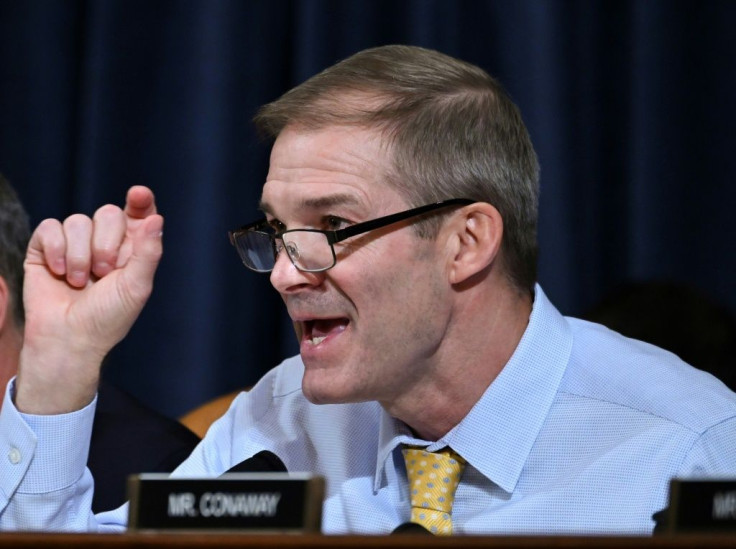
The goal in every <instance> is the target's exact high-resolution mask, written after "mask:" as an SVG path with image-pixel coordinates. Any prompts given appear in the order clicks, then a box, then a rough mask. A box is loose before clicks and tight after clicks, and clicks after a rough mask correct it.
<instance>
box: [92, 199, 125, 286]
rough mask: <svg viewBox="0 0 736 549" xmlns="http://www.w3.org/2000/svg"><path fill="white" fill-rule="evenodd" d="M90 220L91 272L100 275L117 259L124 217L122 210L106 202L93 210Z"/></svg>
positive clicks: (123, 229)
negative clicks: (91, 224)
mask: <svg viewBox="0 0 736 549" xmlns="http://www.w3.org/2000/svg"><path fill="white" fill-rule="evenodd" d="M92 221H93V224H94V227H93V228H94V232H93V234H92V259H91V261H92V272H93V273H94V274H95V275H96V276H99V277H102V276H105V275H106V274H108V273H109V272H110V271H112V270H113V269H114V268H115V265H116V263H117V261H118V254H119V252H120V245H121V243H122V242H123V237H125V230H126V219H125V214H124V213H123V210H121V209H120V208H118V207H117V206H113V205H111V204H108V205H106V206H102V207H101V208H99V209H98V210H97V211H96V212H95V215H94V218H93V220H92Z"/></svg>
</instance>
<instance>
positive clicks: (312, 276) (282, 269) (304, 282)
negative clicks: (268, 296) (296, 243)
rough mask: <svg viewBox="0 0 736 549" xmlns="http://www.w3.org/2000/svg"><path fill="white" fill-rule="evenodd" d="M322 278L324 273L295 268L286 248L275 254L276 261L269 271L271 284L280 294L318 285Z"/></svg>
mask: <svg viewBox="0 0 736 549" xmlns="http://www.w3.org/2000/svg"><path fill="white" fill-rule="evenodd" d="M323 279H324V273H305V272H303V271H300V270H299V269H297V268H296V267H295V266H294V264H293V263H292V262H291V260H290V259H289V255H288V254H287V253H286V250H281V252H279V254H278V255H277V256H276V263H275V264H274V266H273V270H272V271H271V285H272V286H273V287H274V288H276V291H278V292H279V293H280V294H289V293H294V292H297V291H299V290H303V289H305V288H309V287H313V286H318V285H319V284H321V283H322V280H323Z"/></svg>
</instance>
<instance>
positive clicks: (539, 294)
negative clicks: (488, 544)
mask: <svg viewBox="0 0 736 549" xmlns="http://www.w3.org/2000/svg"><path fill="white" fill-rule="evenodd" d="M534 293H535V297H534V304H533V307H532V313H531V316H530V317H529V324H528V325H527V328H526V330H525V331H524V335H523V336H522V338H521V341H520V342H519V345H518V346H517V348H516V350H515V351H514V354H513V355H512V356H511V358H510V359H509V361H508V362H507V363H506V366H504V368H503V370H502V371H501V373H500V374H499V375H498V377H496V379H495V380H494V381H493V382H492V383H491V385H490V386H489V387H488V389H486V391H485V393H483V396H482V397H481V398H480V400H479V401H478V402H477V403H476V404H475V406H473V408H472V409H471V410H470V412H469V413H468V415H467V416H465V418H463V420H462V421H461V422H460V423H459V424H458V425H456V426H455V427H454V428H453V429H452V430H451V431H450V432H449V433H447V434H446V435H445V436H444V437H442V438H441V439H440V440H438V441H436V442H434V443H431V444H430V445H429V447H428V449H429V450H430V451H433V450H436V449H439V448H442V447H444V446H451V447H452V448H453V449H454V450H455V451H456V452H458V453H459V454H460V455H461V456H463V458H465V460H466V461H467V462H468V463H469V464H470V465H472V466H473V467H474V468H475V469H477V470H478V471H479V472H480V473H481V474H482V475H484V476H485V477H487V478H488V479H490V480H491V481H493V482H494V483H496V484H497V485H498V486H500V487H501V488H502V489H503V490H505V491H507V492H512V491H513V489H514V487H515V486H516V483H517V482H518V480H519V476H520V475H521V471H522V469H523V468H524V464H525V463H526V460H527V457H528V456H529V452H530V451H531V449H532V446H533V445H534V441H535V440H536V438H537V435H538V434H539V431H540V430H541V428H542V425H543V424H544V421H545V418H546V417H547V414H548V412H549V409H550V407H551V406H552V402H553V401H554V398H555V395H556V394H557V390H558V388H559V385H560V382H561V380H562V376H563V374H564V372H565V368H566V366H567V362H568V359H569V356H570V352H571V349H572V333H571V332H570V329H569V327H568V325H567V322H566V321H565V319H564V317H563V316H562V315H561V314H560V313H559V312H558V311H557V309H555V307H554V306H553V305H552V303H550V301H549V300H548V299H547V297H546V296H545V294H544V292H543V291H542V288H541V287H540V286H539V285H537V286H536V287H535V292H534ZM381 416H382V418H381V422H380V427H379V439H378V455H377V463H376V475H375V478H374V489H375V490H378V489H379V488H380V486H381V484H382V479H383V478H384V474H383V473H384V468H385V464H386V460H387V459H388V457H389V456H390V455H391V453H392V452H393V450H394V448H396V446H398V445H399V444H414V445H419V446H426V445H427V441H421V440H418V439H416V438H415V437H414V436H413V435H412V433H411V430H410V429H409V428H408V427H407V426H406V425H405V424H404V423H402V422H401V421H399V420H397V419H395V418H392V417H390V416H389V415H388V414H387V413H386V412H385V411H384V410H383V409H382V408H381Z"/></svg>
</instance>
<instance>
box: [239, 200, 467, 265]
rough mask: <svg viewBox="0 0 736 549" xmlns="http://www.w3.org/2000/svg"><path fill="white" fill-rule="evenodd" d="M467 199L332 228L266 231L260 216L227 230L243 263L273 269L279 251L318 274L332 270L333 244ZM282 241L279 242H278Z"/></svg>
mask: <svg viewBox="0 0 736 549" xmlns="http://www.w3.org/2000/svg"><path fill="white" fill-rule="evenodd" d="M473 202H475V200H470V199H468V198H451V199H449V200H444V201H442V202H437V203H434V204H427V205H425V206H419V207H418V208H412V209H410V210H406V211H403V212H398V213H395V214H391V215H387V216H384V217H379V218H377V219H371V220H370V221H364V222H362V223H357V224H355V225H351V226H350V227H346V228H344V229H338V230H335V231H323V230H319V229H289V230H288V231H283V232H281V233H273V232H267V230H268V222H267V220H266V219H265V218H264V219H260V220H258V221H256V222H254V223H250V224H249V225H245V226H244V227H241V228H240V229H237V230H234V231H230V232H229V233H228V234H229V236H230V243H231V244H232V245H233V246H235V249H236V250H237V251H238V255H239V256H240V259H241V260H242V261H243V265H245V266H246V267H248V268H249V269H251V270H252V271H255V272H257V273H268V272H271V271H272V270H273V267H274V265H275V264H276V259H277V257H278V255H279V253H280V252H281V250H286V254H287V255H288V256H289V259H290V260H291V262H292V263H293V264H294V266H295V267H296V268H297V269H299V270H300V271H304V272H308V273H319V272H322V271H326V270H328V269H331V268H332V267H334V266H335V263H337V256H336V255H335V248H334V244H336V243H338V242H342V241H343V240H345V239H347V238H350V237H351V236H356V235H359V234H363V233H367V232H368V231H373V230H375V229H380V228H381V227H386V226H387V225H391V224H392V223H398V222H399V221H403V220H404V219H409V218H411V217H416V216H419V215H422V214H425V213H428V212H432V211H434V210H439V209H440V208H446V207H448V206H459V205H466V204H472V203H473ZM279 240H280V241H281V243H280V244H279V243H278V242H277V241H279Z"/></svg>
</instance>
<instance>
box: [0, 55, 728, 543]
mask: <svg viewBox="0 0 736 549" xmlns="http://www.w3.org/2000/svg"><path fill="white" fill-rule="evenodd" d="M257 123H258V124H259V126H260V127H261V128H262V129H264V130H265V131H266V132H268V133H270V134H271V135H273V136H274V137H275V142H274V146H273V150H272V154H271V163H270V169H269V173H268V176H267V179H266V183H265V185H264V187H263V193H262V200H261V209H262V210H263V212H264V213H265V220H264V221H259V222H255V223H253V224H251V225H248V226H246V227H244V228H242V229H240V230H237V231H233V233H232V234H231V238H232V242H233V244H234V245H235V246H236V247H237V249H238V252H239V253H240V256H241V259H242V260H243V262H244V263H245V264H246V266H247V267H249V268H251V269H254V270H257V271H261V272H270V277H271V281H272V283H273V286H274V287H275V288H276V290H277V291H278V292H279V293H280V294H281V296H282V297H283V299H284V302H285V304H286V306H287V308H288V311H289V314H290V315H291V318H292V319H293V321H294V324H295V326H296V330H297V334H298V337H299V342H300V355H301V360H300V359H299V358H297V357H295V358H292V359H289V360H286V361H285V362H284V363H282V364H281V365H280V366H278V367H277V368H275V369H274V370H272V371H271V372H270V373H269V374H267V375H266V376H265V377H264V378H263V379H262V380H261V381H260V382H259V383H258V384H257V385H256V386H255V387H254V388H253V389H252V390H251V391H249V392H248V393H247V394H241V395H240V396H239V397H238V398H237V399H236V400H235V402H234V404H233V406H232V407H231V408H230V410H229V412H228V413H227V414H226V415H225V416H224V417H223V418H221V419H220V420H219V421H218V422H216V423H215V424H214V425H213V427H212V428H211V429H210V431H209V432H208V435H207V437H206V438H205V440H204V441H203V443H202V444H200V445H199V446H198V447H197V449H196V450H195V451H194V453H193V454H192V456H191V457H190V458H189V459H188V460H187V461H185V462H184V463H183V464H182V465H181V466H180V467H179V468H178V469H177V471H175V472H174V475H178V476H194V475H197V476H199V475H202V474H208V475H217V474H219V473H221V472H223V471H225V470H227V469H228V468H229V467H231V466H232V465H233V464H235V463H238V462H239V461H241V460H243V459H245V458H247V457H249V456H252V455H254V454H256V453H257V452H259V451H261V450H269V451H272V452H274V453H275V454H276V455H278V456H279V457H281V459H282V460H283V461H284V462H285V464H286V467H287V468H288V469H289V470H290V471H312V472H314V473H318V474H322V475H324V476H326V477H327V494H326V499H325V504H324V516H323V530H324V532H326V533H388V532H391V531H392V530H393V529H394V528H396V527H397V525H399V524H402V523H405V522H407V521H409V520H413V521H416V522H419V523H421V524H423V525H425V526H426V527H427V528H428V529H430V530H433V531H436V532H437V533H450V532H452V533H458V534H466V533H468V534H481V533H516V534H518V533H546V534H551V533H566V534H576V533H577V534H581V533H596V534H603V533H641V534H645V533H649V532H651V530H652V527H653V521H652V514H653V513H654V512H656V511H659V510H660V509H661V508H663V507H664V506H665V505H666V503H667V488H668V482H669V480H670V478H672V477H674V476H693V475H700V476H702V475H720V476H724V475H736V450H735V449H734V445H733V440H734V439H735V438H736V395H734V393H732V392H730V391H729V390H728V389H727V388H726V387H725V386H723V385H722V384H721V383H720V382H718V381H717V380H715V379H714V378H713V377H712V376H709V375H708V374H705V373H703V372H699V371H696V370H695V369H693V368H691V367H689V366H687V365H686V364H684V363H683V362H681V361H680V360H679V359H677V358H676V357H675V356H673V355H671V354H668V353H665V352H663V351H661V350H659V349H657V348H655V347H652V346H650V345H646V344H642V343H639V342H635V341H631V340H627V339H624V338H622V337H621V336H619V335H617V334H615V333H614V332H611V331H609V330H607V329H605V328H603V327H601V326H598V325H594V324H590V323H586V322H583V321H578V320H574V319H569V318H565V317H563V316H561V315H560V314H559V313H558V312H557V311H556V310H555V308H554V307H553V306H552V305H551V303H550V302H549V301H548V300H547V298H546V297H545V295H544V293H543V292H542V290H541V288H540V287H539V286H537V285H535V283H534V281H535V279H536V272H535V267H536V235H535V232H536V212H537V192H538V191H537V188H538V184H537V179H538V178H537V172H538V168H537V161H536V157H535V154H534V151H533V148H532V145H531V143H530V140H529V137H528V135H527V132H526V129H525V128H524V125H523V123H522V120H521V117H520V115H519V113H518V111H517V109H516V107H515V106H514V105H513V103H512V102H511V101H510V100H509V99H508V97H507V96H506V94H505V93H504V91H503V90H502V89H501V87H500V86H499V85H498V84H497V83H496V82H495V81H494V80H493V79H491V78H490V77H489V76H488V75H487V74H486V73H484V72H483V71H481V70H480V69H478V68H477V67H474V66H472V65H469V64H466V63H463V62H460V61H458V60H455V59H452V58H450V57H447V56H444V55H442V54H439V53H437V52H433V51H428V50H424V49H420V48H414V47H405V46H388V47H382V48H376V49H373V50H366V51H364V52H361V53H358V54H356V55H355V56H353V57H351V58H349V59H347V60H345V61H343V62H341V63H339V64H337V65H335V66H334V67H331V68H330V69H327V70H326V71H324V72H323V73H321V74H319V75H317V76H315V77H313V78H312V79H310V80H309V81H307V82H305V83H304V84H302V85H300V86H299V87H297V88H295V89H294V90H292V91H290V92H288V93H287V94H285V95H284V96H283V97H282V98H281V99H279V100H278V101H276V102H275V103H273V104H270V105H267V106H266V107H265V108H264V109H263V110H262V111H261V112H260V113H259V115H258V116H257ZM386 216H388V217H386ZM162 227H163V219H162V218H161V216H159V215H158V214H157V213H156V209H155V204H154V198H153V194H152V193H151V191H150V190H148V189H146V188H143V187H133V188H132V189H130V191H129V192H128V196H127V201H126V206H125V210H120V209H118V208H116V207H114V206H104V207H103V208H101V209H100V210H98V211H97V213H96V214H95V217H94V218H93V219H88V218H86V217H83V216H72V217H70V218H68V219H67V220H66V221H65V222H64V223H63V224H62V223H60V222H58V221H47V222H44V223H42V224H41V225H40V226H39V228H38V229H37V230H36V232H35V233H34V236H33V238H32V241H31V244H30V246H29V252H28V256H27V259H26V292H25V302H26V307H27V314H28V321H27V329H26V338H25V346H24V348H23V355H22V364H21V370H20V373H19V375H18V377H17V379H16V380H15V382H14V383H13V384H11V386H10V387H9V392H8V394H7V395H6V400H5V407H4V408H3V417H1V418H0V425H2V426H3V427H5V426H8V427H12V428H13V429H14V430H15V433H16V435H15V436H14V437H5V438H4V439H3V440H2V441H1V442H2V444H3V445H4V446H3V447H2V448H0V453H2V452H10V451H12V450H13V449H15V450H16V454H14V455H15V456H16V457H15V459H14V461H15V462H16V463H15V465H11V464H10V463H7V462H6V463H1V464H0V494H7V495H8V496H7V497H5V499H4V500H2V501H0V509H1V511H0V512H1V513H2V515H1V516H0V520H1V521H2V522H1V524H2V525H3V526H5V527H16V528H17V527H24V528H30V527H34V528H78V529H87V528H93V529H95V528H97V529H101V530H107V529H119V528H121V527H122V526H123V525H124V522H125V509H119V510H116V511H113V512H111V513H108V514H103V515H98V516H96V517H93V516H90V515H89V511H88V509H87V508H86V507H85V504H84V501H85V497H87V496H86V494H88V493H89V490H91V479H90V477H89V474H88V472H86V471H84V468H83V467H82V466H81V463H80V459H77V458H75V456H74V455H73V453H74V451H75V448H76V447H78V446H81V443H80V441H82V440H84V436H83V435H82V434H80V433H85V432H86V431H88V429H89V428H88V426H87V423H88V422H89V416H90V414H91V409H92V408H93V407H94V406H93V404H90V403H93V402H94V395H95V387H96V383H97V378H98V371H99V362H100V360H101V357H102V356H104V354H105V353H106V352H107V350H108V349H109V348H110V347H111V346H112V345H114V344H115V343H116V342H117V341H119V340H120V339H121V338H122V337H124V336H125V333H126V332H127V330H128V329H129V327H130V326H131V324H132V323H133V322H134V320H135V318H136V316H137V314H138V312H139V311H140V310H141V308H142V306H143V304H144V302H145V300H146V299H147V297H148V295H149V294H150V292H151V290H152V281H153V275H154V272H155V269H156V265H157V262H158V260H159V258H160V255H161V253H162V246H161V237H160V236H161V231H162ZM50 303H52V304H54V307H53V308H51V307H50V306H49V304H50ZM42 304H43V305H44V306H42ZM52 311H54V314H52ZM6 410H7V413H6ZM51 427H53V429H54V430H55V432H62V433H65V434H66V433H69V437H70V439H73V440H75V441H76V442H75V445H74V446H72V445H71V443H68V442H67V441H66V438H65V437H61V440H59V441H58V443H56V444H54V446H53V450H54V452H53V453H52V452H49V451H48V450H47V449H46V448H45V447H42V446H44V445H46V444H48V443H47V442H43V444H42V441H46V440H47V436H48V430H49V429H50V428H51ZM34 437H38V440H39V447H38V449H36V448H35V447H34V446H33V443H32V441H33V440H34ZM417 448H419V449H423V450H426V451H427V452H431V454H429V453H428V454H427V455H424V454H422V453H421V452H422V450H419V451H418V452H419V453H418V454H417ZM52 454H53V456H54V457H55V458H56V459H55V460H54V459H51V455H52ZM59 456H63V459H60V458H59ZM31 458H32V459H31ZM60 461H62V462H63V463H60ZM463 465H464V469H463V467H462V466H463ZM14 467H15V468H14ZM11 474H12V475H13V476H12V478H10V477H8V476H7V475H11ZM433 475H434V476H433ZM55 479H59V480H55ZM425 479H426V480H425ZM409 481H411V486H410V485H409ZM456 485H457V490H456V491H455V486H456ZM41 487H42V488H41ZM420 487H421V489H420ZM443 490H444V491H443ZM453 492H454V494H453ZM37 493H38V495H37ZM40 493H43V495H40ZM430 499H431V500H432V501H431V505H432V507H424V506H425V505H430V503H429V500H430ZM453 499H454V504H452V506H451V508H450V507H447V505H449V504H451V503H452V501H453ZM440 503H441V505H440ZM435 505H436V507H434V506H435ZM412 507H415V509H412ZM30 509H33V510H34V513H35V516H34V517H33V519H28V518H26V517H27V515H26V514H24V513H29V510H30ZM427 509H431V511H429V512H427ZM432 521H435V522H432Z"/></svg>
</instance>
